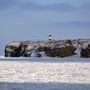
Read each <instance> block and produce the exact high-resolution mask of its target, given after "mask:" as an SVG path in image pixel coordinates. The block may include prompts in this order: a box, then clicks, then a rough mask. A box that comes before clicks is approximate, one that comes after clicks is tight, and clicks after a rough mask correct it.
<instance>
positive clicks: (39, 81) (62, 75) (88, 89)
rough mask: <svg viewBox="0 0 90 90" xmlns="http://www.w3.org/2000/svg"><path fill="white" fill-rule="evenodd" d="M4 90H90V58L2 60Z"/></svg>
mask: <svg viewBox="0 0 90 90" xmlns="http://www.w3.org/2000/svg"><path fill="white" fill-rule="evenodd" d="M0 90H90V58H89V59H84V58H64V59H62V58H24V57H20V58H5V57H4V58H0Z"/></svg>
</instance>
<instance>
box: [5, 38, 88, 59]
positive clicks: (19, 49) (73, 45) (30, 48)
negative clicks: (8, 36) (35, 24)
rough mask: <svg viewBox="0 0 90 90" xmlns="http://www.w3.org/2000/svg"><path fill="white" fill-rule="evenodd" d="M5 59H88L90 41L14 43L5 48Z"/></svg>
mask: <svg viewBox="0 0 90 90" xmlns="http://www.w3.org/2000/svg"><path fill="white" fill-rule="evenodd" d="M5 57H61V58H64V57H84V58H90V39H78V40H76V39H75V40H51V38H50V39H49V41H14V42H11V43H9V44H7V45H6V46H5Z"/></svg>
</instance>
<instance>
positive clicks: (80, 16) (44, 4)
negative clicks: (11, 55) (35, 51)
mask: <svg viewBox="0 0 90 90" xmlns="http://www.w3.org/2000/svg"><path fill="white" fill-rule="evenodd" d="M49 34H51V35H52V39H53V40H63V39H78V38H90V0H0V55H4V49H5V45H7V44H8V43H10V42H12V41H24V40H32V41H36V40H48V35H49Z"/></svg>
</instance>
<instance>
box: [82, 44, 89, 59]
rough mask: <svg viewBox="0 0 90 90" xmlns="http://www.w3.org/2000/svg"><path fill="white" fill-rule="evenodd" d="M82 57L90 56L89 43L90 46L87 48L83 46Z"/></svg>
mask: <svg viewBox="0 0 90 90" xmlns="http://www.w3.org/2000/svg"><path fill="white" fill-rule="evenodd" d="M81 57H85V58H89V57H90V45H88V47H87V48H85V49H83V48H82V51H81Z"/></svg>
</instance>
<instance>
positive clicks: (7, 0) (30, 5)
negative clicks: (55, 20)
mask: <svg viewBox="0 0 90 90" xmlns="http://www.w3.org/2000/svg"><path fill="white" fill-rule="evenodd" d="M13 5H16V6H17V7H18V8H16V9H17V10H21V11H29V10H32V11H44V10H52V11H60V12H67V11H75V10H79V9H85V10H90V3H87V4H84V5H82V6H80V7H74V6H72V5H69V4H67V3H59V4H53V5H40V4H36V3H34V2H29V1H24V2H23V1H22V0H0V10H5V9H7V8H9V7H11V6H13Z"/></svg>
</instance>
